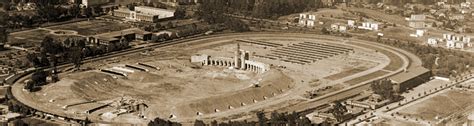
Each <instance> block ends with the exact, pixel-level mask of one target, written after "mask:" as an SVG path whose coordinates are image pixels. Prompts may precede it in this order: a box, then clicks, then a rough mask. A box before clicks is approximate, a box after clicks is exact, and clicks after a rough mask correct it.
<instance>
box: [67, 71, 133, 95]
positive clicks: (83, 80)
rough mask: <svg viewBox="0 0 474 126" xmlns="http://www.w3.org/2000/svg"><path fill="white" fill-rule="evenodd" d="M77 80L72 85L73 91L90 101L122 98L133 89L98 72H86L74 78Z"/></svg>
mask: <svg viewBox="0 0 474 126" xmlns="http://www.w3.org/2000/svg"><path fill="white" fill-rule="evenodd" d="M73 78H74V79H75V80H77V81H76V82H75V83H74V84H73V85H71V87H70V88H71V90H72V91H73V93H74V94H76V95H77V96H80V97H82V98H84V99H88V100H104V99H112V98H116V97H120V96H122V95H123V94H124V93H125V92H122V91H124V90H125V91H126V90H129V89H132V87H127V86H123V85H120V84H119V83H117V81H116V79H114V78H113V77H112V76H110V75H106V74H101V73H97V72H84V73H80V74H78V75H75V76H74V77H73Z"/></svg>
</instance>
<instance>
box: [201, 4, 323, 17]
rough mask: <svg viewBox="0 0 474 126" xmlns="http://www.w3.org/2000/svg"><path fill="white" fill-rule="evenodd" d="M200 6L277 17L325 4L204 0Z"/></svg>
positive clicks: (257, 15) (239, 13)
mask: <svg viewBox="0 0 474 126" xmlns="http://www.w3.org/2000/svg"><path fill="white" fill-rule="evenodd" d="M200 6H201V7H203V8H207V9H210V10H215V11H221V12H223V13H227V14H238V15H245V16H253V17H257V18H267V19H276V18H278V17H280V16H283V15H288V14H293V13H299V12H303V11H310V10H316V9H318V8H321V7H323V6H324V5H323V2H322V1H321V0H202V1H201V4H200ZM211 14H214V13H211Z"/></svg>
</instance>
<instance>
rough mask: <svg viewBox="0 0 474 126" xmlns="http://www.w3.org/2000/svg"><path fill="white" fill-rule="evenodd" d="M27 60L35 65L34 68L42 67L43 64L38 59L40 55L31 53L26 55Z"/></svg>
mask: <svg viewBox="0 0 474 126" xmlns="http://www.w3.org/2000/svg"><path fill="white" fill-rule="evenodd" d="M26 58H27V59H28V60H29V61H30V63H32V64H33V66H34V67H41V66H42V64H41V62H40V60H39V59H38V55H37V54H36V53H29V54H27V55H26Z"/></svg>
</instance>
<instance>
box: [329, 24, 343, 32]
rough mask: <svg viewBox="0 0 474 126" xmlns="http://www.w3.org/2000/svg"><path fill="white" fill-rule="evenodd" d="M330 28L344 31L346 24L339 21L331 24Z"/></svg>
mask: <svg viewBox="0 0 474 126" xmlns="http://www.w3.org/2000/svg"><path fill="white" fill-rule="evenodd" d="M331 30H332V31H336V32H346V31H347V26H346V25H345V24H341V23H335V24H331Z"/></svg>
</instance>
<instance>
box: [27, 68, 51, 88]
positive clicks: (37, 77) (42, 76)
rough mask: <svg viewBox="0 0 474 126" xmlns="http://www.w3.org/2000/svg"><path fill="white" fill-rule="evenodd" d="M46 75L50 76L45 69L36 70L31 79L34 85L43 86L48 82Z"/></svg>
mask: <svg viewBox="0 0 474 126" xmlns="http://www.w3.org/2000/svg"><path fill="white" fill-rule="evenodd" d="M46 77H48V73H47V72H45V71H43V70H37V71H36V72H34V73H33V75H31V80H32V81H33V84H34V85H37V86H41V85H44V84H46Z"/></svg>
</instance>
